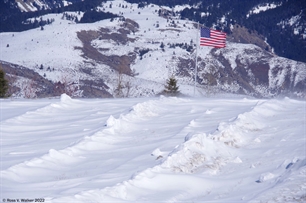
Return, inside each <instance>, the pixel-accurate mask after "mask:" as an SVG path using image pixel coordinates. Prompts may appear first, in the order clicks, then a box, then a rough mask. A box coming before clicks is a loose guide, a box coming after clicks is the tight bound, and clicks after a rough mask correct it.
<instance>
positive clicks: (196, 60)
mask: <svg viewBox="0 0 306 203" xmlns="http://www.w3.org/2000/svg"><path fill="white" fill-rule="evenodd" d="M199 43H200V42H199V21H198V28H197V39H196V45H197V46H196V58H195V69H194V88H193V96H195V91H196V85H197V74H198V73H197V69H198V44H199Z"/></svg>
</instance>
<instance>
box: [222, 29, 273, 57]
mask: <svg viewBox="0 0 306 203" xmlns="http://www.w3.org/2000/svg"><path fill="white" fill-rule="evenodd" d="M227 39H228V40H230V41H232V42H238V43H245V44H255V45H257V46H259V47H261V48H262V49H265V50H266V51H271V47H270V46H269V45H268V44H267V43H266V42H265V38H264V37H263V36H261V35H259V34H258V33H257V32H256V31H253V30H248V29H247V28H245V27H243V26H240V25H237V24H236V25H234V26H233V29H232V34H230V35H229V36H227Z"/></svg>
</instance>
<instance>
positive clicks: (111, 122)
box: [106, 115, 118, 127]
mask: <svg viewBox="0 0 306 203" xmlns="http://www.w3.org/2000/svg"><path fill="white" fill-rule="evenodd" d="M116 123H118V119H116V118H114V116H113V115H110V116H109V118H108V119H107V121H106V126H107V127H113V126H115V124H116Z"/></svg>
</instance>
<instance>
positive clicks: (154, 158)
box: [0, 95, 306, 203]
mask: <svg viewBox="0 0 306 203" xmlns="http://www.w3.org/2000/svg"><path fill="white" fill-rule="evenodd" d="M0 101H1V128H0V130H1V131H0V135H1V137H0V139H1V181H0V184H1V185H0V187H1V193H0V199H1V200H3V202H4V201H6V202H9V201H13V200H15V201H16V202H17V201H20V202H21V201H22V200H23V201H25V200H29V201H30V200H33V202H34V201H35V199H36V200H40V201H44V202H76V203H77V202H86V203H88V202H302V201H305V200H306V193H305V189H306V181H305V180H306V179H305V177H306V176H305V175H306V155H305V153H306V152H305V134H306V127H305V126H306V118H305V115H306V111H305V110H306V103H305V101H298V100H293V99H289V98H284V99H278V100H276V99H272V100H259V99H252V98H242V97H238V96H233V95H223V96H222V97H221V96H214V97H210V98H176V97H170V98H168V97H155V98H134V99H72V98H70V97H69V96H67V95H62V96H61V97H60V98H54V99H35V100H21V99H20V100H10V99H4V100H0Z"/></svg>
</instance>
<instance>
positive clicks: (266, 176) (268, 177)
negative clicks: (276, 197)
mask: <svg viewBox="0 0 306 203" xmlns="http://www.w3.org/2000/svg"><path fill="white" fill-rule="evenodd" d="M274 177H275V175H274V174H273V173H270V172H268V173H263V174H261V175H260V177H259V179H258V180H257V181H256V182H257V183H262V182H265V181H267V180H271V179H273V178H274Z"/></svg>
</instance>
